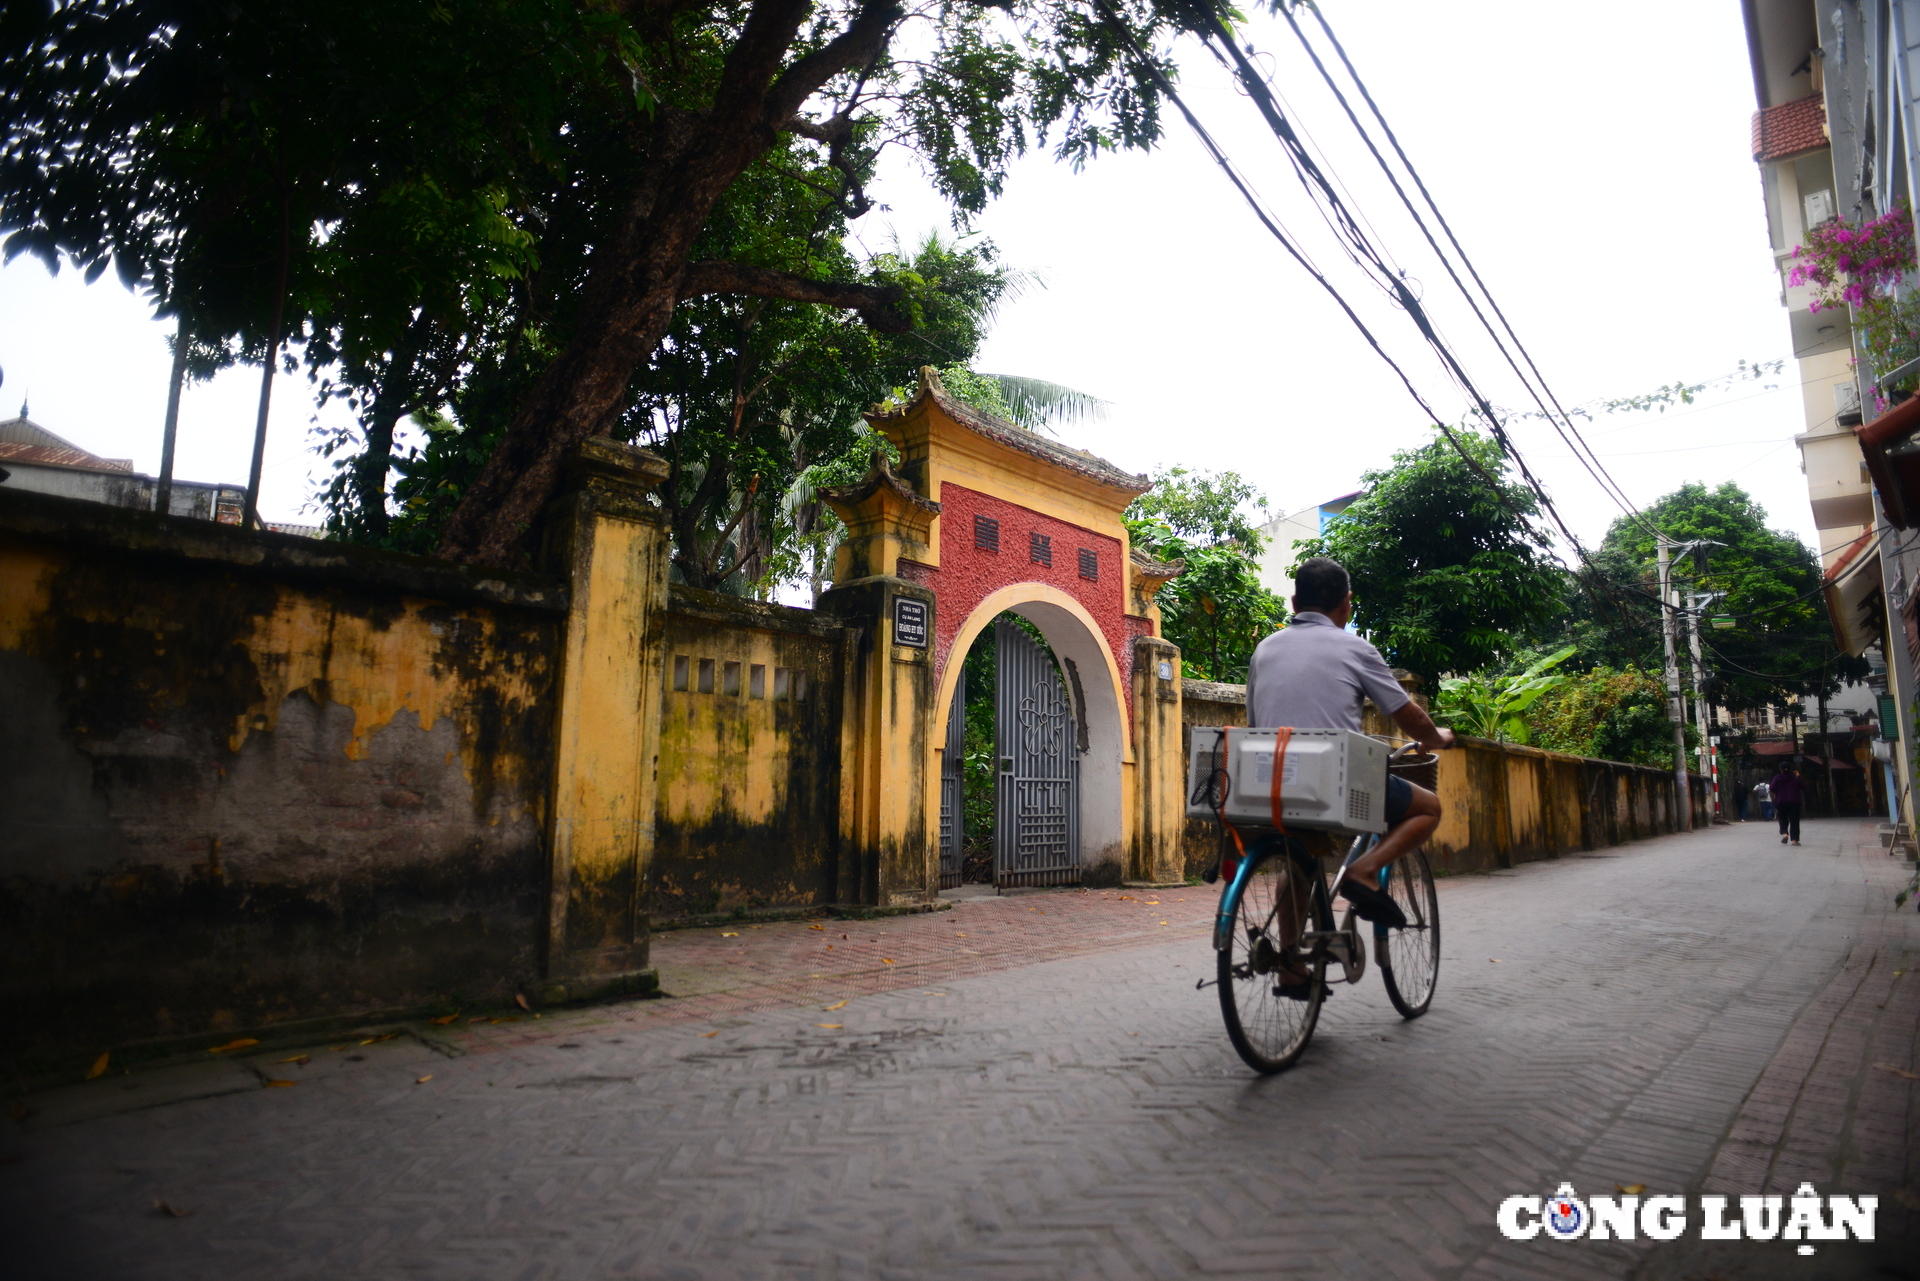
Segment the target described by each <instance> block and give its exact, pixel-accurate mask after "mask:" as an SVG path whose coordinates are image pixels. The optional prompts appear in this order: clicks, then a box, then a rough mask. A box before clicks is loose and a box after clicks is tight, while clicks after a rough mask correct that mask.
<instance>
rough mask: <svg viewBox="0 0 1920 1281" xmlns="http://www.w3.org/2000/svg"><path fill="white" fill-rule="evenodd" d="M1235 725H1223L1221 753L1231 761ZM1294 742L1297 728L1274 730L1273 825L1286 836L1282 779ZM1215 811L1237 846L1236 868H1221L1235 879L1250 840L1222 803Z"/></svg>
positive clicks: (1269, 801) (1270, 804) (1270, 803)
mask: <svg viewBox="0 0 1920 1281" xmlns="http://www.w3.org/2000/svg"><path fill="white" fill-rule="evenodd" d="M1233 728H1234V727H1231V726H1225V725H1223V726H1221V727H1220V754H1221V755H1222V756H1225V757H1226V758H1227V759H1229V760H1231V759H1232V758H1233V753H1232V751H1231V745H1232V734H1233ZM1292 741H1293V729H1292V727H1291V726H1282V727H1281V728H1279V729H1276V730H1275V731H1274V737H1273V778H1272V779H1271V780H1270V781H1269V783H1268V792H1267V804H1268V807H1269V809H1270V810H1271V812H1272V814H1273V825H1274V827H1275V828H1277V829H1278V830H1279V832H1280V834H1281V835H1282V836H1285V835H1286V834H1287V825H1286V822H1285V821H1284V818H1283V811H1284V808H1285V807H1284V806H1283V805H1282V804H1281V786H1280V778H1281V774H1282V772H1283V771H1284V770H1285V769H1286V767H1287V744H1288V743H1290V742H1292ZM1229 777H1231V776H1229ZM1213 812H1214V814H1215V816H1216V817H1218V818H1219V820H1220V826H1222V827H1224V828H1226V829H1227V834H1228V835H1229V836H1231V837H1233V848H1234V852H1235V859H1236V862H1235V866H1234V867H1233V868H1227V867H1225V866H1224V865H1223V866H1222V867H1221V875H1223V876H1225V877H1227V878H1228V879H1229V880H1231V879H1232V877H1233V874H1234V872H1235V871H1237V870H1238V868H1239V862H1240V861H1244V860H1245V859H1246V857H1247V843H1246V842H1245V841H1243V840H1242V839H1240V829H1239V828H1237V827H1235V826H1234V825H1233V820H1232V819H1229V818H1228V817H1227V815H1226V812H1225V810H1224V809H1223V808H1222V807H1221V806H1220V805H1219V804H1216V805H1215V806H1214V811H1213Z"/></svg>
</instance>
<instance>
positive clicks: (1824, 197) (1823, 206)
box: [1800, 191, 1833, 227]
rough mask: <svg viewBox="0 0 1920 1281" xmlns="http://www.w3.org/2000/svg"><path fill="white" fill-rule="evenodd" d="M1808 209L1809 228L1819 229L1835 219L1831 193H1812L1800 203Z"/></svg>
mask: <svg viewBox="0 0 1920 1281" xmlns="http://www.w3.org/2000/svg"><path fill="white" fill-rule="evenodd" d="M1800 203H1801V204H1802V205H1804V206H1805V207H1806V211H1807V226H1809V227H1818V226H1819V225H1820V224H1821V223H1823V222H1826V221H1827V220H1829V219H1830V218H1832V217H1833V193H1832V192H1831V191H1810V192H1808V193H1807V195H1806V198H1805V199H1804V200H1802V201H1801V202H1800Z"/></svg>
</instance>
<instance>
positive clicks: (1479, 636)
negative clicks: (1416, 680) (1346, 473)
mask: <svg viewBox="0 0 1920 1281" xmlns="http://www.w3.org/2000/svg"><path fill="white" fill-rule="evenodd" d="M1452 434H1453V436H1454V438H1455V439H1457V440H1458V441H1459V442H1460V446H1461V448H1463V449H1464V450H1465V452H1466V453H1467V454H1468V455H1470V456H1471V458H1472V462H1471V463H1469V462H1468V461H1467V459H1465V458H1462V457H1461V449H1457V448H1455V446H1454V445H1453V444H1452V443H1451V442H1450V441H1448V440H1446V439H1444V438H1440V437H1436V438H1435V439H1434V440H1433V441H1431V442H1429V443H1428V444H1425V445H1422V446H1420V447H1419V448H1417V449H1410V450H1404V451H1402V452H1400V453H1397V454H1395V455H1394V456H1393V463H1392V465H1391V466H1389V467H1386V468H1383V469H1381V470H1378V471H1370V472H1367V473H1366V474H1365V475H1364V476H1363V477H1362V478H1361V480H1362V483H1363V484H1364V485H1365V487H1366V488H1365V492H1363V493H1362V494H1361V495H1360V497H1358V498H1356V499H1354V501H1353V502H1352V503H1351V504H1350V505H1349V506H1348V507H1347V509H1346V510H1345V511H1344V512H1342V513H1341V515H1340V518H1339V519H1338V520H1335V521H1333V522H1332V523H1331V524H1329V525H1328V526H1327V527H1326V529H1325V530H1324V531H1323V532H1322V533H1321V535H1320V536H1319V537H1318V538H1312V539H1307V540H1304V541H1302V542H1300V543H1298V544H1296V547H1297V548H1298V550H1299V552H1300V555H1301V557H1302V558H1305V557H1308V556H1331V557H1332V558H1333V559H1335V560H1337V561H1339V562H1340V563H1341V564H1342V565H1345V566H1346V568H1347V573H1348V574H1349V575H1350V576H1351V577H1352V579H1353V598H1354V621H1355V623H1356V624H1357V625H1358V626H1359V628H1360V630H1361V631H1363V632H1365V633H1366V635H1367V636H1368V638H1369V639H1371V640H1372V641H1373V643H1374V644H1375V645H1377V646H1378V647H1379V648H1380V652H1381V653H1382V654H1383V655H1385V656H1386V658H1387V661H1389V662H1391V663H1392V664H1393V665H1394V666H1396V667H1404V668H1407V669H1408V670H1410V671H1413V672H1417V673H1418V674H1419V675H1420V676H1421V677H1423V678H1424V679H1425V681H1426V684H1427V688H1429V689H1434V688H1436V687H1437V685H1436V682H1437V680H1438V678H1439V677H1440V676H1442V675H1445V674H1448V673H1455V674H1460V675H1464V674H1466V673H1468V672H1476V671H1480V670H1482V669H1484V668H1487V667H1490V666H1493V665H1495V664H1499V663H1502V662H1504V661H1506V660H1507V659H1509V658H1511V657H1512V656H1513V655H1514V654H1515V653H1516V651H1517V650H1519V649H1520V648H1521V647H1522V646H1523V645H1524V644H1525V643H1526V642H1527V640H1528V639H1530V638H1531V637H1533V636H1534V635H1536V634H1537V633H1538V632H1539V631H1540V629H1541V628H1542V627H1543V626H1544V625H1545V624H1546V623H1547V622H1548V621H1549V620H1550V619H1551V618H1552V617H1553V616H1554V614H1556V613H1557V612H1558V610H1559V606H1560V599H1561V591H1562V585H1563V580H1564V571H1562V570H1561V569H1560V567H1559V566H1558V565H1556V564H1555V563H1554V562H1553V560H1552V558H1551V556H1550V555H1549V551H1548V547H1549V544H1548V541H1547V537H1546V535H1545V534H1544V533H1543V532H1542V531H1541V529H1540V526H1539V524H1538V523H1537V517H1538V513H1539V506H1538V502H1537V500H1536V499H1535V498H1534V496H1533V493H1532V492H1531V491H1530V490H1528V489H1527V488H1526V487H1525V486H1524V485H1521V484H1518V483H1517V482H1514V481H1511V480H1509V479H1507V467H1506V460H1505V458H1504V457H1503V456H1502V455H1501V453H1500V450H1499V447H1498V446H1497V445H1496V444H1495V443H1494V442H1493V441H1492V440H1489V439H1488V438H1486V437H1485V436H1482V435H1479V434H1477V433H1475V432H1472V431H1470V430H1468V429H1466V428H1464V427H1456V428H1453V429H1452ZM1489 477H1491V478H1492V480H1493V482H1494V485H1496V486H1497V487H1498V489H1497V492H1496V490H1495V489H1494V488H1493V487H1490V486H1489V484H1488V478H1489Z"/></svg>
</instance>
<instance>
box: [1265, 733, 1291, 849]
mask: <svg viewBox="0 0 1920 1281" xmlns="http://www.w3.org/2000/svg"><path fill="white" fill-rule="evenodd" d="M1292 741H1293V729H1292V727H1291V726H1284V725H1283V726H1281V727H1280V728H1279V729H1276V730H1275V731H1273V779H1272V781H1271V782H1270V783H1269V784H1268V788H1269V790H1268V792H1267V804H1268V806H1269V808H1270V809H1271V810H1272V812H1273V825H1274V827H1276V828H1278V829H1279V831H1280V834H1281V835H1282V836H1285V835H1286V834H1287V824H1286V821H1285V819H1284V818H1283V817H1282V815H1283V812H1284V809H1285V807H1284V806H1283V805H1281V803H1280V776H1281V774H1282V773H1284V772H1285V770H1286V768H1287V744H1288V743H1290V742H1292Z"/></svg>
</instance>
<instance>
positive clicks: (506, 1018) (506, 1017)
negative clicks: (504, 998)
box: [487, 1014, 520, 1023]
mask: <svg viewBox="0 0 1920 1281" xmlns="http://www.w3.org/2000/svg"><path fill="white" fill-rule="evenodd" d="M519 1021H520V1016H519V1015H518V1014H502V1015H501V1016H500V1017H499V1018H495V1019H488V1020H487V1022H489V1023H518V1022H519Z"/></svg>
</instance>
